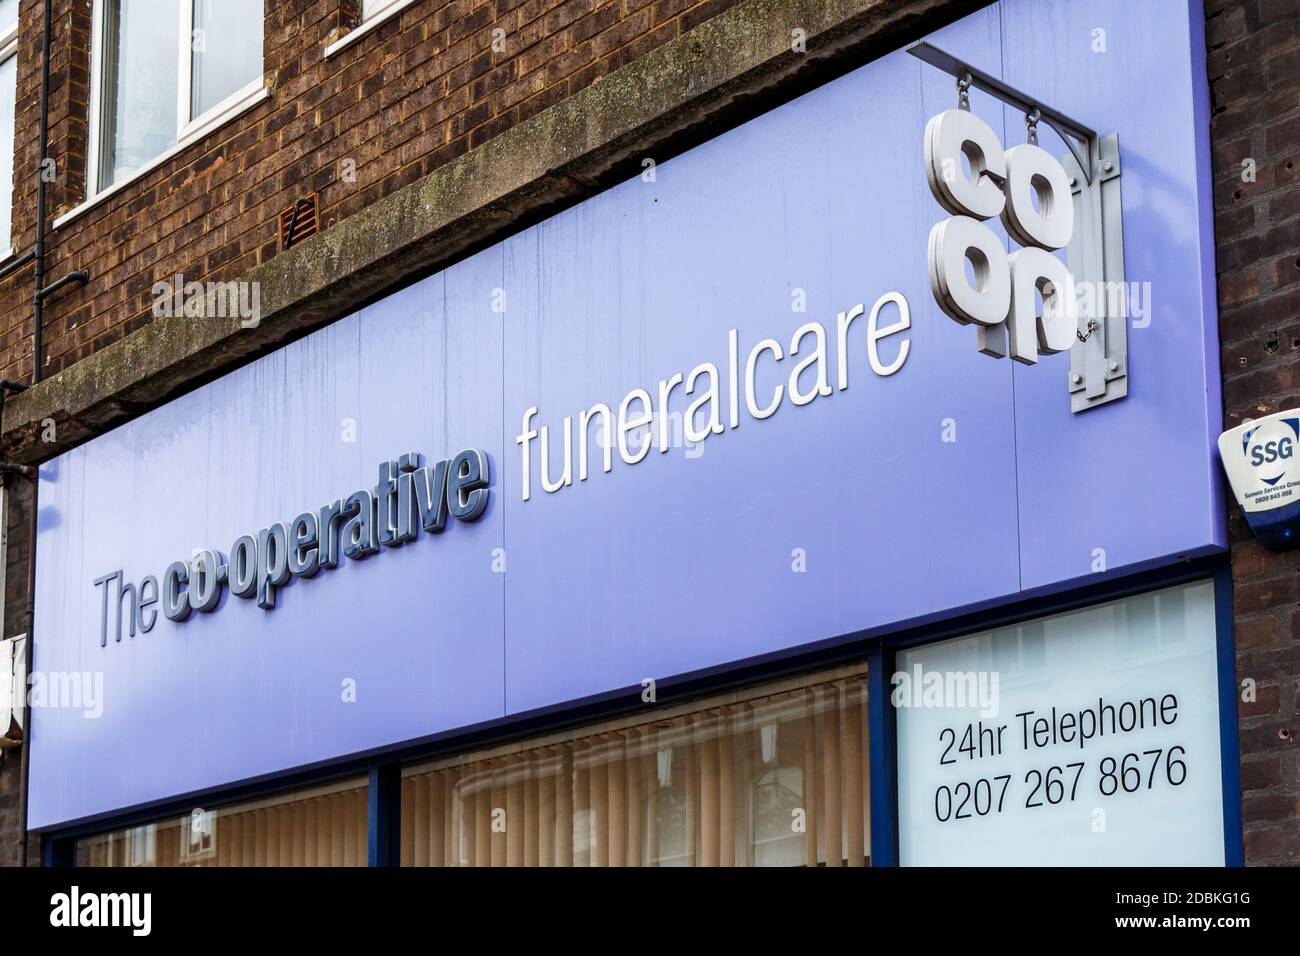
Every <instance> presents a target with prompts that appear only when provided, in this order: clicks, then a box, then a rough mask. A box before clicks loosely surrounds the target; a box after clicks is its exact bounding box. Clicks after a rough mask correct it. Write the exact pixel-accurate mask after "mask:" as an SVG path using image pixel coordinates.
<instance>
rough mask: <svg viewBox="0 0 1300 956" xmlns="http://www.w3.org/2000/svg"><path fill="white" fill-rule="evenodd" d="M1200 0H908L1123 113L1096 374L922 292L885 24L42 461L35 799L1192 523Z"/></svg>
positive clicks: (471, 712)
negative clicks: (957, 2)
mask: <svg viewBox="0 0 1300 956" xmlns="http://www.w3.org/2000/svg"><path fill="white" fill-rule="evenodd" d="M1198 21H1199V13H1198V12H1197V11H1196V10H1193V9H1190V8H1189V5H1188V4H1187V3H1186V2H1185V0H1150V2H1144V3H1142V4H1132V3H1128V2H1125V0H1106V2H1097V3H1090V4H1086V5H1085V4H1070V3H1065V2H1048V0H1003V2H1001V3H999V4H996V5H994V6H992V7H989V8H987V9H985V10H983V11H981V12H979V13H976V14H974V15H972V16H970V17H968V18H966V19H964V20H962V21H960V22H958V23H956V24H954V25H952V26H951V27H949V28H946V29H944V30H941V31H939V32H937V33H936V34H934V35H933V36H932V37H930V38H929V39H930V42H932V43H933V44H934V45H936V46H938V47H940V48H942V49H944V50H946V51H948V52H949V53H952V54H953V55H955V56H958V57H961V58H962V59H964V60H966V61H968V62H970V63H972V64H977V65H979V67H980V68H981V69H983V70H984V71H986V72H988V73H991V74H993V75H996V76H1000V77H1002V78H1003V79H1004V80H1005V81H1006V82H1007V83H1009V84H1011V85H1013V86H1016V87H1018V88H1020V89H1023V90H1027V91H1031V92H1033V93H1034V94H1036V95H1038V96H1041V97H1043V98H1044V99H1045V100H1048V101H1050V102H1052V103H1054V104H1056V105H1057V106H1058V107H1059V108H1060V109H1062V110H1064V111H1066V112H1068V113H1070V114H1072V115H1074V116H1076V117H1078V118H1079V119H1080V120H1082V121H1083V122H1086V123H1088V124H1089V125H1091V126H1093V127H1094V128H1095V129H1097V130H1099V131H1101V132H1104V133H1108V132H1116V133H1118V135H1119V142H1120V148H1121V150H1122V155H1123V163H1124V172H1123V232H1124V236H1123V238H1124V249H1125V255H1126V262H1125V271H1126V275H1127V278H1128V280H1129V282H1130V283H1135V290H1136V294H1137V295H1139V296H1140V299H1139V300H1138V301H1135V302H1132V303H1131V312H1132V313H1133V314H1132V317H1131V320H1130V328H1129V335H1128V376H1129V385H1128V395H1127V397H1126V398H1124V399H1123V400H1121V401H1116V402H1112V403H1110V404H1107V405H1105V406H1102V407H1098V408H1096V409H1091V410H1089V411H1087V412H1086V413H1082V414H1072V413H1071V408H1070V395H1069V391H1068V387H1067V372H1068V369H1069V356H1068V355H1067V354H1058V355H1053V356H1043V357H1042V358H1041V359H1040V361H1039V362H1038V363H1037V364H1036V365H1017V364H1015V363H1013V362H1011V361H1009V360H1007V359H996V358H991V357H989V356H985V355H981V354H979V352H977V351H976V348H975V338H974V337H975V332H974V331H973V330H972V329H971V328H964V327H962V326H961V325H959V324H957V323H955V322H953V321H952V320H951V319H949V318H948V317H947V316H945V315H944V314H943V313H942V312H941V311H940V310H939V308H938V306H937V305H936V304H935V300H934V298H933V296H932V294H931V290H930V286H929V278H928V274H927V262H926V255H927V237H928V235H929V232H930V229H931V226H933V225H934V224H935V223H936V222H938V221H939V220H940V219H942V218H943V217H944V215H945V213H944V212H943V210H941V209H940V208H939V206H938V205H937V204H936V203H935V201H934V199H933V198H932V196H931V194H930V190H929V188H928V186H927V183H926V177H925V171H924V169H923V164H922V153H923V146H924V143H923V136H924V131H925V128H926V122H927V119H928V118H929V117H931V116H933V115H935V114H937V113H939V112H941V111H943V110H946V109H950V108H952V107H953V106H955V100H956V95H955V91H954V86H953V81H952V78H951V77H949V76H948V75H946V74H945V73H943V72H941V71H940V70H938V69H936V68H935V67H933V66H930V65H928V64H925V63H922V62H920V61H919V60H918V59H917V58H915V57H912V56H909V55H908V54H907V53H906V52H905V51H898V52H895V53H893V54H891V55H888V56H885V57H884V58H882V59H880V60H877V61H875V62H872V63H869V64H867V65H865V66H863V67H861V68H860V69H857V70H856V71H854V72H852V73H849V74H848V75H846V76H843V77H842V78H840V79H837V80H835V81H833V82H831V83H828V84H827V85H825V86H823V87H821V88H819V89H817V90H815V91H813V92H811V93H808V94H807V95H804V96H802V97H800V98H799V99H797V100H794V101H792V102H790V103H788V104H786V105H784V106H782V107H780V108H778V109H775V110H773V111H771V112H769V113H767V114H764V115H763V116H760V117H758V118H757V119H754V120H753V121H751V122H748V123H746V124H745V125H743V126H740V127H738V128H736V129H734V130H732V131H730V132H727V133H724V134H723V135H721V136H719V137H717V138H716V139H713V140H711V141H709V142H707V143H705V144H703V145H701V146H699V147H697V148H695V149H693V150H691V151H690V152H688V153H685V154H683V155H681V156H678V157H675V158H673V159H670V160H667V161H664V162H661V163H659V164H658V165H657V166H654V167H653V169H652V170H650V171H648V172H647V173H646V174H645V175H642V176H640V177H637V178H635V179H633V180H632V181H629V182H625V183H623V184H621V185H618V186H616V187H614V188H612V189H609V190H608V191H606V192H604V193H602V194H600V195H598V196H595V197H593V198H591V199H589V200H587V201H586V202H584V203H582V204H581V205H578V206H576V207H574V208H572V209H569V210H568V211H566V212H563V213H561V214H559V215H556V216H554V217H553V218H551V219H549V220H547V221H545V222H543V223H541V224H539V225H536V226H533V227H531V228H529V229H527V230H525V231H523V232H520V233H518V234H517V235H515V236H513V237H511V238H509V239H507V240H505V241H503V242H501V243H499V244H497V245H496V246H493V247H491V248H488V249H486V250H484V251H482V252H480V253H478V254H477V255H475V256H473V257H472V258H469V259H467V260H465V261H462V262H460V263H458V264H457V265H454V266H452V267H450V268H448V269H446V270H444V271H443V272H441V273H438V274H436V275H433V276H430V277H429V278H427V279H424V280H422V281H420V282H418V283H416V284H414V285H412V286H410V287H408V288H405V289H402V290H401V291H398V292H395V293H394V294H392V295H391V296H389V297H388V298H386V299H384V300H383V301H380V302H377V303H375V304H373V305H370V306H367V307H366V308H364V309H362V310H360V311H359V312H357V313H355V314H353V315H350V316H348V317H346V318H344V319H342V320H341V321H339V322H337V323H334V324H332V325H330V326H329V327H327V328H324V329H321V330H320V331H318V332H315V333H314V334H312V335H309V336H307V337H306V338H304V339H301V340H299V341H297V342H295V343H293V344H291V345H289V346H286V347H284V348H282V349H280V350H278V351H277V352H275V353H273V354H270V355H267V356H266V357H264V358H261V359H259V360H257V361H256V362H254V363H252V364H250V365H248V366H246V367H243V368H241V369H238V370H237V371H234V372H231V373H229V374H227V375H225V376H224V377H222V378H220V379H218V380H216V381H214V382H212V383H210V384H208V385H205V386H203V387H202V388H200V389H197V390H196V391H193V392H191V393H189V394H187V395H185V396H183V397H181V398H179V399H177V400H175V401H173V402H171V403H170V404H168V405H166V406H164V407H162V408H159V409H157V410H155V411H152V412H150V413H148V414H146V415H143V416H141V417H139V418H138V419H135V420H134V421H132V422H130V423H128V424H126V425H123V426H121V427H120V428H117V429H115V430H114V431H112V432H109V433H107V434H105V435H102V436H100V437H98V438H95V439H94V440H92V441H89V442H87V443H86V444H84V445H82V446H80V447H78V448H76V449H74V450H72V451H70V452H67V453H65V454H63V455H61V456H59V457H58V458H55V459H53V460H51V461H49V462H47V463H46V464H44V465H43V466H41V469H40V487H39V495H40V501H39V504H40V507H39V523H38V544H37V559H38V564H37V573H36V585H37V594H36V611H35V615H36V616H35V622H36V623H35V627H36V632H35V640H34V642H33V643H34V653H35V658H34V664H33V667H34V670H35V671H36V672H37V673H43V674H72V673H76V674H82V675H85V676H86V677H87V679H88V680H91V681H92V684H93V685H94V686H95V687H96V688H97V701H96V706H95V707H94V708H89V709H86V708H83V709H76V708H55V707H50V708H39V707H38V708H35V709H34V711H33V720H32V722H33V727H32V738H31V739H32V742H33V749H32V754H31V824H32V826H33V827H34V828H50V827H56V826H61V825H64V824H68V823H71V822H75V821H79V820H86V819H90V818H93V817H95V816H97V815H104V814H108V813H112V812H116V811H119V810H123V809H127V808H132V807H141V806H145V805H148V804H150V803H155V802H160V801H164V800H167V799H171V798H176V797H180V796H183V795H185V794H190V793H197V792H200V791H204V790H210V789H212V788H216V787H220V786H223V785H226V784H230V783H234V782H237V781H242V780H248V779H252V778H255V777H261V776H266V775H272V774H276V773H280V772H283V771H286V770H289V769H292V768H295V767H302V766H305V765H309V764H315V763H320V762H325V761H330V760H334V759H338V758H342V757H345V756H348V755H351V754H357V753H361V752H365V751H368V750H373V749H376V748H382V747H387V746H391V745H395V744H398V743H400V742H402V741H408V740H414V739H418V738H422V737H426V736H429V735H433V734H439V733H446V732H450V731H454V730H455V729H456V728H459V727H466V726H469V725H472V724H476V723H480V722H483V721H488V720H499V719H502V718H508V717H510V716H512V715H516V714H520V713H523V712H526V711H530V710H533V709H536V708H542V707H554V706H560V705H563V704H564V703H565V702H567V701H573V700H577V699H580V698H583V697H587V696H590V695H593V694H600V693H605V692H609V691H613V690H617V689H619V688H626V687H635V688H636V689H637V691H639V689H640V683H641V681H642V680H644V679H646V678H657V679H662V678H666V677H670V676H673V675H678V674H683V673H687V672H690V671H693V670H697V669H701V668H707V667H718V666H724V665H726V664H728V663H729V662H733V661H737V660H740V659H744V658H749V657H753V656H755V655H763V654H770V653H776V652H786V651H791V650H793V649H796V648H798V647H799V646H801V645H805V644H809V643H812V642H817V641H824V640H827V639H832V638H837V637H849V636H852V635H860V634H862V633H864V632H884V631H887V630H889V629H892V628H895V627H898V626H901V625H904V624H915V623H917V622H923V621H927V620H939V619H942V618H944V617H948V616H952V615H954V614H956V613H959V612H966V611H970V610H972V609H975V608H979V607H987V606H992V605H996V604H1004V603H1007V602H1010V601H1014V600H1016V599H1017V598H1019V597H1020V596H1022V595H1023V594H1025V593H1026V592H1035V593H1042V592H1046V591H1052V590H1063V589H1066V588H1069V587H1071V586H1073V585H1075V584H1077V583H1080V582H1083V581H1090V580H1095V579H1096V577H1097V576H1098V575H1115V574H1119V573H1124V572H1126V571H1132V570H1134V569H1136V568H1139V567H1145V566H1153V565H1157V564H1160V563H1162V562H1170V561H1175V560H1178V559H1180V558H1182V557H1190V556H1194V555H1201V554H1206V553H1209V552H1213V551H1216V550H1221V549H1223V547H1224V546H1225V532H1224V528H1223V518H1222V514H1223V508H1222V491H1221V488H1220V482H1219V478H1218V474H1217V463H1216V461H1215V459H1214V457H1213V454H1212V450H1211V449H1212V447H1213V439H1214V438H1215V437H1216V436H1217V434H1218V432H1219V430H1220V412H1219V406H1220V403H1219V392H1218V387H1219V386H1218V380H1219V374H1218V365H1217V346H1216V337H1215V326H1216V317H1215V313H1214V307H1213V302H1214V299H1213V294H1212V293H1213V260H1212V255H1213V246H1212V237H1211V221H1210V211H1209V209H1210V207H1209V201H1210V193H1209V171H1208V148H1207V142H1206V139H1207V128H1206V127H1207V115H1206V114H1207V110H1208V103H1207V94H1206V90H1205V82H1204V69H1203V65H1202V64H1201V63H1200V62H1199V57H1200V56H1202V55H1203V54H1201V53H1200V52H1199V51H1200V50H1202V49H1203V43H1202V42H1201V39H1200V37H1199V35H1198V33H1197V32H1196V31H1197V30H1199V27H1198V26H1197V25H1196V24H1197V23H1198ZM1098 30H1102V31H1104V32H1103V34H1101V35H1100V36H1101V42H1100V43H1099V42H1098V37H1099V35H1098V34H1097V32H1096V31H1098ZM1135 90H1142V91H1143V95H1142V96H1135V95H1133V92H1134V91H1135ZM971 109H972V110H973V111H974V112H975V113H976V114H977V115H979V116H980V117H982V118H983V119H984V120H985V121H986V122H988V123H989V124H990V125H991V126H992V127H993V129H994V130H995V131H997V133H998V135H999V136H1000V138H1001V141H1002V142H1003V143H1005V144H1006V145H1007V146H1008V147H1010V146H1011V145H1013V144H1015V143H1018V142H1021V141H1022V140H1023V135H1024V133H1023V130H1024V125H1023V123H1024V121H1023V117H1021V116H1020V115H1019V114H1018V113H1016V112H1015V111H1014V110H1012V109H1009V108H1004V107H1003V106H1002V105H1001V104H1000V103H998V102H997V101H996V100H994V99H993V98H992V97H990V96H987V95H982V94H980V93H979V92H973V93H972V96H971ZM1041 143H1042V145H1043V146H1044V148H1045V149H1048V150H1049V151H1050V152H1051V153H1052V154H1053V155H1057V156H1060V155H1064V154H1065V152H1066V147H1065V145H1064V144H1063V143H1061V142H1060V140H1058V139H1057V138H1056V136H1055V135H1054V134H1052V133H1051V132H1049V131H1048V130H1047V129H1046V128H1044V129H1043V130H1042V134H1041ZM990 222H991V225H993V226H994V228H995V229H998V230H1001V226H1000V225H998V223H997V220H996V219H995V220H991V221H990ZM462 452H466V453H467V455H466V456H462V457H461V458H459V459H458V458H457V457H456V456H457V455H459V454H460V453H462ZM474 452H481V456H480V455H475V454H473V453H474ZM403 456H411V457H408V458H406V459H405V461H403V460H402V459H403ZM544 456H545V457H544ZM471 460H472V461H474V462H481V464H482V470H483V472H484V473H485V474H484V475H483V478H485V479H486V481H485V482H480V483H478V484H475V482H474V480H473V479H474V476H472V475H470V473H469V472H470V471H471V470H473V467H476V466H474V465H471V464H469V462H470V461H471ZM440 462H441V463H444V464H442V465H439V463H440ZM388 463H391V464H388ZM417 466H420V467H422V468H423V470H420V471H414V470H413V469H415V468H416V467H417ZM381 467H382V468H384V469H385V470H383V471H381V470H380V469H381ZM1135 474H1141V475H1144V476H1150V478H1151V479H1152V480H1151V481H1149V482H1142V483H1136V482H1135V481H1134V479H1133V476H1134V475H1135ZM458 482H459V483H460V485H461V486H460V487H458V486H457V483H458ZM403 487H404V488H405V491H403V490H402V488H403ZM484 487H485V488H486V490H485V491H484V490H483V488H484ZM476 489H478V490H476ZM371 498H373V499H374V500H375V502H376V503H375V504H374V505H373V509H374V510H373V511H372V510H370V509H371V507H372V505H371V504H370V503H369V502H370V499H371ZM471 500H472V501H473V505H472V506H471V503H470V502H471ZM331 505H333V506H334V507H333V508H332V510H331ZM322 506H324V507H322ZM458 508H459V509H461V510H460V511H459V512H458V510H457V509H458ZM363 511H364V512H365V514H366V516H367V518H370V517H371V516H373V521H362V520H360V518H359V517H358V516H360V515H361V514H362V512H363ZM471 512H474V513H471ZM299 516H311V520H310V521H308V520H307V518H306V517H304V518H303V520H302V521H301V522H298V521H297V520H296V519H297V518H298V517H299ZM440 516H441V518H440ZM402 521H405V522H406V524H405V525H404V527H405V529H406V531H407V532H408V535H407V538H406V539H404V540H405V543H403V541H402V540H394V537H395V535H396V534H397V529H398V526H399V525H401V522H402ZM363 525H364V526H363ZM309 526H310V527H309ZM309 531H310V532H311V533H310V534H309V533H308V532H309ZM245 535H248V536H249V537H248V538H247V539H244V537H243V536H245ZM327 541H328V542H336V543H334V544H329V545H328V546H327V544H326V542H327ZM309 545H314V546H315V547H314V548H313V547H309ZM204 552H211V553H212V554H211V555H210V557H209V558H203V557H202V555H203V553H204ZM331 557H332V559H333V562H334V566H333V567H331V566H329V559H330V558H331ZM312 559H314V560H315V561H316V563H317V564H323V565H325V566H324V567H323V568H322V569H321V570H320V571H319V572H318V573H315V574H311V575H309V574H307V573H305V572H306V571H307V570H312V569H311V568H310V567H308V566H309V565H310V564H311V561H312ZM209 561H211V562H212V564H211V567H209V565H208V563H209ZM290 563H293V564H294V565H295V568H294V570H293V572H292V573H290V571H289V570H288V566H289V564H290ZM218 564H221V565H224V566H225V571H224V577H223V576H222V575H218V574H217V573H216V567H217V565H218ZM169 569H170V570H169ZM299 570H302V571H303V572H304V573H298V572H299ZM114 575H115V576H114ZM110 576H112V577H110ZM250 581H251V583H250ZM96 582H99V583H96ZM125 585H131V586H132V587H133V588H134V589H135V590H134V592H131V591H126V590H124V587H125ZM268 592H269V594H270V597H271V598H272V599H273V603H274V606H273V607H267V606H265V605H266V604H267V603H268V601H267V600H266V599H267V596H268ZM245 593H246V594H247V595H248V596H247V597H245V596H241V595H242V594H245ZM133 602H134V604H135V613H134V614H132V613H131V607H132V603H133ZM182 605H185V606H182ZM186 611H188V612H189V613H188V614H186V613H184V612H186ZM182 618H183V619H182ZM132 625H135V633H134V634H132ZM146 625H148V630H146V629H145V627H146ZM119 629H120V634H121V637H120V639H119V636H118V635H119ZM92 675H93V676H92ZM95 712H97V713H95Z"/></svg>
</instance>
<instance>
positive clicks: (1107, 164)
mask: <svg viewBox="0 0 1300 956" xmlns="http://www.w3.org/2000/svg"><path fill="white" fill-rule="evenodd" d="M1101 168H1102V169H1104V170H1105V171H1106V172H1110V171H1111V170H1113V169H1114V168H1115V164H1114V163H1112V162H1111V161H1110V160H1109V159H1108V160H1106V162H1104V163H1102V164H1101Z"/></svg>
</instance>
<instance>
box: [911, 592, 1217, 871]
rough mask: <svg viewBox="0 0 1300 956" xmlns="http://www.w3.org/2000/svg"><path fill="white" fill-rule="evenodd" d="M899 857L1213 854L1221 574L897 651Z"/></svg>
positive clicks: (1159, 861)
mask: <svg viewBox="0 0 1300 956" xmlns="http://www.w3.org/2000/svg"><path fill="white" fill-rule="evenodd" d="M893 681H894V687H893V700H894V703H895V705H896V707H897V717H898V811H899V852H900V860H901V862H902V863H903V864H904V865H922V866H924V865H939V864H957V865H962V864H979V865H1106V866H1117V865H1139V864H1141V865H1161V866H1173V865H1183V866H1190V865H1201V866H1209V865H1222V864H1223V863H1224V845H1223V827H1224V817H1223V791H1222V786H1223V782H1222V771H1221V755H1220V742H1219V703H1218V699H1219V698H1218V695H1219V684H1218V667H1217V653H1216V636H1215V619H1214V585H1213V583H1212V582H1209V581H1203V582H1197V583H1194V584H1189V585H1182V586H1179V587H1174V588H1168V589H1166V590H1162V591H1157V592H1152V593H1149V594H1143V595H1138V596H1136V597H1131V598H1125V599H1123V600H1119V601H1113V602H1110V603H1107V604H1102V605H1098V606H1095V607H1090V608H1086V609H1083V610H1079V611H1071V612H1068V613H1064V614H1058V615H1055V616H1053V617H1049V618H1045V619H1042V620H1038V621H1031V622H1028V623H1025V624H1019V625H1015V626H1011V627H1005V628H999V629H996V630H992V631H985V632H982V633H979V634H973V635H970V636H968V637H962V638H957V639H954V640H948V641H942V642H938V643H935V644H931V645H927V646H924V647H919V648H914V649H912V650H908V651H906V652H902V653H900V654H899V655H898V658H897V671H896V673H895V674H894V675H893Z"/></svg>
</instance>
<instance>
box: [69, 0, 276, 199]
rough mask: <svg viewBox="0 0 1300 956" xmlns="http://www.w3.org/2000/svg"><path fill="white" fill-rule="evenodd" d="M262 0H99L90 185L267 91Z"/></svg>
mask: <svg viewBox="0 0 1300 956" xmlns="http://www.w3.org/2000/svg"><path fill="white" fill-rule="evenodd" d="M262 5H263V0H130V2H129V3H128V2H127V0H95V10H94V36H93V38H92V50H93V51H94V54H93V63H92V73H91V76H92V88H91V113H90V116H91V131H90V137H91V143H90V146H91V148H90V152H89V155H90V157H91V160H90V164H89V165H90V169H89V171H88V172H89V180H90V182H89V184H88V186H89V192H90V193H91V194H92V195H93V194H94V193H97V192H102V191H103V190H105V189H108V188H110V187H112V186H113V185H115V184H117V183H120V182H122V181H124V180H126V179H128V178H130V177H131V176H132V175H133V174H135V173H137V172H139V171H141V170H142V169H144V168H146V167H148V166H149V165H150V164H151V163H153V162H154V161H156V160H157V159H158V158H159V157H160V156H162V155H163V154H164V153H166V152H167V151H168V150H170V149H172V148H173V147H175V146H177V145H178V144H184V143H186V142H188V141H191V140H193V139H196V138H198V137H199V136H201V135H202V134H203V133H205V132H207V131H208V130H210V129H212V128H213V127H214V126H215V125H217V124H218V123H220V122H221V121H222V120H224V119H227V118H229V117H230V115H231V114H232V113H233V112H234V111H236V110H237V109H239V108H240V107H242V106H244V105H245V104H246V103H247V102H248V101H249V100H250V99H251V98H252V97H253V96H256V95H258V94H260V93H261V92H262V86H263V81H262V29H263V27H262V21H263V6H262Z"/></svg>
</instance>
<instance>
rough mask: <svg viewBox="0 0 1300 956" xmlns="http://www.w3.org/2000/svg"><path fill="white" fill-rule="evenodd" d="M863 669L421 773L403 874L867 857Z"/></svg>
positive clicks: (414, 787) (408, 799)
mask: <svg viewBox="0 0 1300 956" xmlns="http://www.w3.org/2000/svg"><path fill="white" fill-rule="evenodd" d="M867 740H868V738H867V709H866V672H865V667H861V666H859V667H853V668H846V669H842V670H839V671H835V672H832V673H824V674H818V675H815V676H814V677H811V678H806V679H802V680H798V681H784V682H781V683H779V684H771V685H766V686H761V687H757V688H753V689H750V690H747V691H744V692H738V693H731V694H727V695H725V696H720V697H716V698H712V699H707V700H702V701H698V702H696V703H694V704H690V705H681V706H675V707H672V708H658V709H656V710H654V711H653V712H651V713H649V714H647V715H645V716H641V717H637V718H630V719H625V720H620V721H612V722H607V723H603V724H600V725H597V726H592V727H587V728H583V729H581V730H578V731H571V732H569V733H566V734H559V735H551V736H547V737H544V738H539V739H535V740H530V741H526V742H523V743H517V744H513V745H510V746H508V747H501V748H496V749H492V750H486V751H482V752H479V753H474V754H470V755H468V756H463V757H457V758H453V759H447V760H440V761H435V762H433V763H429V764H424V765H421V766H419V767H413V768H408V769H407V770H406V771H405V773H404V774H403V781H402V823H401V828H402V832H401V861H402V864H403V865H404V866H412V865H414V866H707V865H724V866H733V865H738V866H789V865H811V866H817V865H831V866H842V865H845V864H848V865H854V866H862V865H864V864H866V863H867V862H869V855H870V846H869V842H868V840H869V828H868V813H869V807H868V799H867V796H868V792H869V778H868V758H867Z"/></svg>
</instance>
